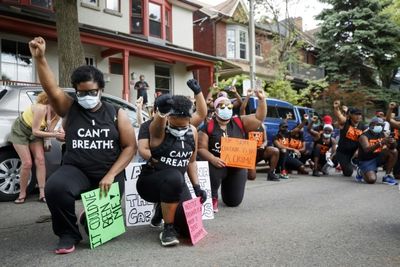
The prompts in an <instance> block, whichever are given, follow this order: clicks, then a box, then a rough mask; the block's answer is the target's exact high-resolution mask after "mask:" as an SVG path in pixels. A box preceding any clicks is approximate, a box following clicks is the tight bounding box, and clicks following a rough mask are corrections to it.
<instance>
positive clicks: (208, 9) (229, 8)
mask: <svg viewBox="0 0 400 267" xmlns="http://www.w3.org/2000/svg"><path fill="white" fill-rule="evenodd" d="M190 1H191V2H194V3H199V1H197V0H190ZM239 4H240V5H241V6H242V7H243V8H244V9H245V11H246V14H247V15H248V13H249V12H248V10H247V6H246V4H245V3H244V2H243V0H226V1H224V2H222V3H220V4H218V5H215V6H211V5H207V4H204V3H201V5H203V8H202V9H201V12H203V13H204V14H206V15H208V16H209V17H212V18H213V17H217V16H219V15H222V16H226V17H229V18H231V17H233V15H234V14H235V11H236V10H237V8H238V6H239Z"/></svg>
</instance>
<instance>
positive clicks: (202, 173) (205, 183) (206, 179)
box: [185, 161, 214, 220]
mask: <svg viewBox="0 0 400 267" xmlns="http://www.w3.org/2000/svg"><path fill="white" fill-rule="evenodd" d="M197 177H198V179H199V185H200V187H201V189H203V190H205V191H206V192H207V200H206V202H204V203H203V210H202V214H203V216H202V218H203V220H211V219H214V210H213V207H212V196H211V182H210V173H209V170H208V161H197ZM185 181H186V184H187V186H188V188H189V191H190V194H191V195H192V198H195V197H196V195H195V193H194V190H193V186H192V183H191V182H190V179H189V176H188V175H187V173H185Z"/></svg>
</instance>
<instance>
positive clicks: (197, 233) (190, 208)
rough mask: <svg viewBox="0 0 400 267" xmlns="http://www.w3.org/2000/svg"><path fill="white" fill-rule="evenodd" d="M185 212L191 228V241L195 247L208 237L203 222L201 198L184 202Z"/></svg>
mask: <svg viewBox="0 0 400 267" xmlns="http://www.w3.org/2000/svg"><path fill="white" fill-rule="evenodd" d="M183 210H184V212H185V217H186V221H187V224H188V226H189V233H190V240H191V241H192V244H193V245H195V244H196V243H197V242H199V241H200V240H201V239H203V238H204V237H205V236H206V235H207V232H206V230H205V229H204V226H203V220H202V219H201V216H202V215H201V213H202V212H201V210H202V205H201V203H200V198H199V197H197V198H193V199H190V200H187V201H185V202H183Z"/></svg>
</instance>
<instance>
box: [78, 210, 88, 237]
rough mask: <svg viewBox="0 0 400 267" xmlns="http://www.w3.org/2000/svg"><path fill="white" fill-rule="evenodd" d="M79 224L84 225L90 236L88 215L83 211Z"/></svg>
mask: <svg viewBox="0 0 400 267" xmlns="http://www.w3.org/2000/svg"><path fill="white" fill-rule="evenodd" d="M78 222H79V224H80V225H82V227H83V229H85V233H86V234H87V235H88V236H89V228H88V225H87V223H86V213H85V210H82V211H81V213H80V214H79V217H78Z"/></svg>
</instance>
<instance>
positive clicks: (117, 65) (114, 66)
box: [109, 58, 124, 75]
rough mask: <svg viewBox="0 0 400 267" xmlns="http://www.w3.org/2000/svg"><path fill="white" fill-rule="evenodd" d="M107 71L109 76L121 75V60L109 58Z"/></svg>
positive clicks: (122, 72) (122, 71)
mask: <svg viewBox="0 0 400 267" xmlns="http://www.w3.org/2000/svg"><path fill="white" fill-rule="evenodd" d="M109 64H110V65H109V69H110V73H111V74H117V75H123V74H124V66H123V64H122V59H120V58H110V59H109Z"/></svg>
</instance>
